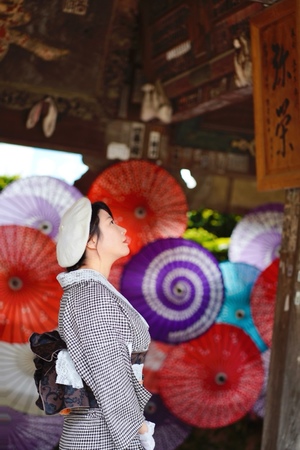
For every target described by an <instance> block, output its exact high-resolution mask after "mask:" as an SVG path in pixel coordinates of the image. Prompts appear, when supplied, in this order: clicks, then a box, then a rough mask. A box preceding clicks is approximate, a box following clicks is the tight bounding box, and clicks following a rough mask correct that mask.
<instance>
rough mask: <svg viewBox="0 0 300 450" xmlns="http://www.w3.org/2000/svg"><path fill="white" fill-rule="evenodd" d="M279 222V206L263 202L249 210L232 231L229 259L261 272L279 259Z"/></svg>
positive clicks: (280, 212)
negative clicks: (253, 267) (249, 265)
mask: <svg viewBox="0 0 300 450" xmlns="http://www.w3.org/2000/svg"><path fill="white" fill-rule="evenodd" d="M282 221H283V204H281V203H267V204H265V205H262V206H259V207H257V208H255V209H253V210H252V211H250V212H249V213H248V214H246V215H245V216H244V217H243V218H242V219H241V220H240V222H238V224H237V225H236V226H235V228H234V229H233V232H232V234H231V238H230V244H229V250H228V257H229V260H230V261H232V262H244V263H246V264H251V265H253V266H256V267H257V268H258V269H260V270H263V269H265V268H266V267H267V266H268V265H269V264H270V263H271V262H272V261H273V260H274V259H275V258H278V257H279V252H280V246H281V233H282Z"/></svg>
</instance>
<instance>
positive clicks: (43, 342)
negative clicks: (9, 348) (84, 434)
mask: <svg viewBox="0 0 300 450" xmlns="http://www.w3.org/2000/svg"><path fill="white" fill-rule="evenodd" d="M29 341H30V347H31V350H32V352H33V353H34V354H35V357H34V359H33V362H34V364H35V369H36V370H35V372H34V381H35V385H36V388H37V392H38V399H37V401H36V402H35V403H36V405H37V406H38V408H40V409H42V410H43V411H45V414H47V415H52V414H58V413H60V414H68V413H69V412H70V410H71V409H72V408H82V407H83V408H98V404H97V401H96V399H95V397H94V394H93V392H92V390H91V389H90V387H89V386H88V385H87V384H86V383H85V382H84V381H83V380H82V382H83V387H82V388H73V386H70V385H65V384H58V383H56V377H57V373H56V360H57V355H58V353H59V352H60V351H61V350H63V349H66V348H67V346H66V343H65V342H64V341H63V340H62V339H61V337H60V335H59V333H58V331H56V330H54V331H49V332H46V333H42V334H38V333H33V334H32V335H31V336H30V339H29ZM146 353H147V352H139V353H132V355H131V364H143V363H144V360H145V356H146Z"/></svg>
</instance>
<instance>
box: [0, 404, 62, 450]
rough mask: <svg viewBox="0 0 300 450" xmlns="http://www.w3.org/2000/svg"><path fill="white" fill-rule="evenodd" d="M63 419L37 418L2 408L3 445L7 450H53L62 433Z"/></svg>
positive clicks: (0, 408) (0, 423) (1, 429)
mask: <svg viewBox="0 0 300 450" xmlns="http://www.w3.org/2000/svg"><path fill="white" fill-rule="evenodd" d="M62 427H63V417H62V416H59V415H56V416H35V415H29V414H25V413H21V412H20V411H16V410H14V409H12V408H10V407H8V406H1V407H0V432H1V445H2V444H3V445H4V447H2V446H1V448H5V449H6V450H53V448H54V447H55V446H56V445H57V444H58V441H59V439H60V436H61V433H62Z"/></svg>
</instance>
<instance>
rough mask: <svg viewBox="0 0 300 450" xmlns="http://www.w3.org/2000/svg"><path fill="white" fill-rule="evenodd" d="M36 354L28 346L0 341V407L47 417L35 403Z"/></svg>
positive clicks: (36, 394)
mask: <svg viewBox="0 0 300 450" xmlns="http://www.w3.org/2000/svg"><path fill="white" fill-rule="evenodd" d="M33 358H34V354H33V353H32V351H31V349H30V346H29V343H28V344H11V343H9V342H4V341H0V361H1V364H0V405H2V406H9V407H10V408H13V409H16V410H17V411H21V412H24V413H28V414H36V415H45V413H44V411H42V410H41V409H39V408H38V407H37V406H36V404H35V402H36V400H37V399H38V393H37V389H36V386H35V382H34V378H33V374H34V371H35V366H34V362H33Z"/></svg>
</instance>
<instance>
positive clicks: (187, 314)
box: [121, 238, 224, 344]
mask: <svg viewBox="0 0 300 450" xmlns="http://www.w3.org/2000/svg"><path fill="white" fill-rule="evenodd" d="M121 292H122V294H123V295H124V296H125V297H126V298H128V300H129V301H130V302H131V303H132V305H133V306H134V307H135V308H136V309H137V310H138V311H139V312H140V313H141V314H142V316H143V317H145V319H146V320H147V322H148V323H149V326H150V334H151V336H152V338H153V339H154V340H158V341H162V342H168V343H170V344H174V343H178V342H182V341H187V340H189V339H192V338H194V337H196V336H199V335H200V334H201V333H204V331H206V330H207V329H208V328H209V327H210V326H211V325H212V324H213V322H214V321H215V319H216V317H217V315H218V312H219V310H220V308H221V306H222V302H223V298H224V287H223V280H222V274H221V271H220V268H219V264H218V262H217V260H216V259H215V257H214V256H213V255H212V254H211V253H210V252H209V251H208V250H206V249H205V248H203V247H202V246H201V245H199V244H197V243H196V242H193V241H188V240H187V239H183V238H166V239H158V240H156V241H154V242H151V243H149V244H147V245H145V246H144V247H143V248H142V249H141V250H140V251H139V252H138V253H137V254H135V255H133V256H132V258H131V259H130V260H129V261H128V263H127V264H126V265H125V267H124V270H123V274H122V279H121Z"/></svg>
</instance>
